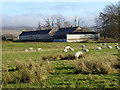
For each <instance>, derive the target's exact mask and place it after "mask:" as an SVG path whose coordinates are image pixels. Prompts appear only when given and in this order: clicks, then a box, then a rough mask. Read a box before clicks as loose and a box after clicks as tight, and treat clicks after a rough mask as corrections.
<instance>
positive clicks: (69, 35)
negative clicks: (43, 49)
mask: <svg viewBox="0 0 120 90" xmlns="http://www.w3.org/2000/svg"><path fill="white" fill-rule="evenodd" d="M53 38H54V42H81V41H86V40H88V39H91V40H98V38H99V34H98V33H96V32H83V30H82V29H81V28H80V27H69V28H60V29H59V30H58V31H57V32H56V33H55V35H54V36H53Z"/></svg>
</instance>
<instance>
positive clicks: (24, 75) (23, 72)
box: [2, 60, 53, 83]
mask: <svg viewBox="0 0 120 90" xmlns="http://www.w3.org/2000/svg"><path fill="white" fill-rule="evenodd" d="M52 71H53V69H52V68H51V65H50V62H49V61H47V62H44V61H42V60H41V61H39V62H36V63H35V62H33V61H29V62H21V61H16V69H15V71H14V72H10V71H9V70H8V67H7V66H3V73H2V75H3V83H33V82H36V83H39V82H41V81H42V80H45V79H46V78H47V76H48V75H49V74H50V72H52Z"/></svg>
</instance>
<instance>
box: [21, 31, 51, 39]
mask: <svg viewBox="0 0 120 90" xmlns="http://www.w3.org/2000/svg"><path fill="white" fill-rule="evenodd" d="M50 32H51V29H49V30H38V31H23V32H22V33H21V34H20V35H19V39H20V40H21V41H52V37H51V36H50Z"/></svg>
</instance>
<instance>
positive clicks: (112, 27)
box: [96, 2, 120, 39]
mask: <svg viewBox="0 0 120 90" xmlns="http://www.w3.org/2000/svg"><path fill="white" fill-rule="evenodd" d="M96 25H97V30H98V31H99V32H100V34H101V36H102V37H104V38H114V39H118V38H119V37H120V34H119V33H120V2H118V3H116V4H111V5H107V6H106V7H105V8H104V10H103V11H102V12H100V14H99V17H98V18H97V19H96Z"/></svg>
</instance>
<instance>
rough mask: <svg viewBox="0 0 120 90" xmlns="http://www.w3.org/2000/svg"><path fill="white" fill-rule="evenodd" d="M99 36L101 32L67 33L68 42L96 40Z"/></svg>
mask: <svg viewBox="0 0 120 90" xmlns="http://www.w3.org/2000/svg"><path fill="white" fill-rule="evenodd" d="M98 38H99V34H98V33H96V32H73V33H68V34H67V35H66V42H81V41H86V40H88V39H89V40H90V39H91V40H93V41H96V40H98Z"/></svg>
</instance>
